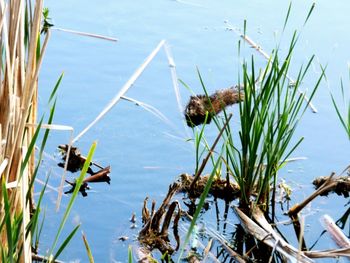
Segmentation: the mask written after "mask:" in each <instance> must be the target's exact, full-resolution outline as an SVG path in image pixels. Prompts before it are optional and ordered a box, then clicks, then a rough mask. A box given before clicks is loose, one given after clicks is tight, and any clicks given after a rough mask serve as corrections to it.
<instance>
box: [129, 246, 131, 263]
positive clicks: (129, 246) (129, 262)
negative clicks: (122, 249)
mask: <svg viewBox="0 0 350 263" xmlns="http://www.w3.org/2000/svg"><path fill="white" fill-rule="evenodd" d="M128 262H129V263H132V248H131V246H129V247H128Z"/></svg>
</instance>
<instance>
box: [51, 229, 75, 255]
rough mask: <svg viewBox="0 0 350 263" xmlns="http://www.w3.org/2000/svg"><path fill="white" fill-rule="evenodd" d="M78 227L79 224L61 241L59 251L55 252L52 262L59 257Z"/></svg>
mask: <svg viewBox="0 0 350 263" xmlns="http://www.w3.org/2000/svg"><path fill="white" fill-rule="evenodd" d="M79 227H80V224H79V225H77V226H76V227H75V228H74V229H73V231H72V232H71V233H70V234H69V235H68V237H67V238H66V239H65V240H64V241H63V243H62V245H61V246H60V247H59V249H58V250H57V252H56V254H55V256H54V257H53V260H52V261H53V262H54V261H55V260H56V259H57V258H58V257H59V255H61V253H62V252H63V250H64V249H65V248H66V246H67V245H68V243H69V241H71V239H72V238H73V236H74V235H75V233H76V232H77V231H78V229H79Z"/></svg>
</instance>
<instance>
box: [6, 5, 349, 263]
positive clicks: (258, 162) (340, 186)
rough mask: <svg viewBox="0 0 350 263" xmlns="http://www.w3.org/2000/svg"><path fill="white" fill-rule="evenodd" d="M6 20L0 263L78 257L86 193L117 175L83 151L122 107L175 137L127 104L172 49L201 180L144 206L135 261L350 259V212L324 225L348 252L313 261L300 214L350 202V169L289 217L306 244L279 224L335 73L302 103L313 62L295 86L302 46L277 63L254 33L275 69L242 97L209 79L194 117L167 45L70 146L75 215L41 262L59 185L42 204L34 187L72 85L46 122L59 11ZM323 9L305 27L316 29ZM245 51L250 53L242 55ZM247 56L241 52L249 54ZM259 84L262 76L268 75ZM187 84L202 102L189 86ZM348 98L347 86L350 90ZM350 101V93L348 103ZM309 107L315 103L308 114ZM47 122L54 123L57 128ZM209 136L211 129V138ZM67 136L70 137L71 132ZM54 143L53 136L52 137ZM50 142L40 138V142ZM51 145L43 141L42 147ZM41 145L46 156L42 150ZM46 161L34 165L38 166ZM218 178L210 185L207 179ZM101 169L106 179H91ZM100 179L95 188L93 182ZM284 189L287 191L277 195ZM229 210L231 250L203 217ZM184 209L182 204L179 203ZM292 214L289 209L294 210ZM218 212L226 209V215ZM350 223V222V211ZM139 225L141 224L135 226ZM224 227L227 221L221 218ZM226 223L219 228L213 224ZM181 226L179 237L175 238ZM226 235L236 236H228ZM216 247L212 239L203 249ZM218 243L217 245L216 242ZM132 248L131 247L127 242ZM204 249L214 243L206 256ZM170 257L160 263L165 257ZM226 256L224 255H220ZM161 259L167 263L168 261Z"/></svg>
mask: <svg viewBox="0 0 350 263" xmlns="http://www.w3.org/2000/svg"><path fill="white" fill-rule="evenodd" d="M0 7H1V11H2V16H1V18H0V29H1V30H2V32H3V33H2V36H1V37H0V41H1V48H2V60H1V63H2V65H1V67H0V78H1V86H0V101H1V104H0V139H1V144H0V174H1V188H0V197H1V198H0V212H1V213H0V240H1V243H0V245H1V246H0V261H1V262H4V263H5V262H11V263H12V262H50V263H51V262H61V261H59V260H58V258H59V257H60V255H61V254H62V252H63V251H64V250H66V249H68V251H69V243H70V241H71V240H72V238H73V237H74V236H75V235H76V234H77V231H78V230H79V228H80V225H79V224H78V225H77V226H76V227H74V228H73V229H72V230H71V231H70V232H69V234H68V235H67V236H66V237H65V238H63V241H62V237H61V234H62V230H63V228H64V227H65V223H66V222H67V219H68V217H69V214H70V212H71V210H72V207H73V204H74V202H75V200H76V198H77V197H78V195H79V193H80V194H82V196H84V197H85V196H87V193H88V190H89V185H88V184H90V183H97V182H104V183H107V184H110V182H111V178H110V176H109V174H110V172H111V167H110V166H107V167H103V166H101V165H99V164H97V163H96V162H94V161H93V154H94V151H95V149H96V146H97V144H96V142H94V143H92V146H91V148H90V151H89V153H88V154H87V156H83V155H82V154H81V153H80V151H79V149H78V148H77V147H75V146H73V144H74V143H75V142H77V141H78V140H79V139H80V138H81V137H82V136H83V135H84V134H85V133H86V132H88V131H89V129H90V128H91V127H93V126H94V125H95V124H96V123H97V122H98V121H99V120H100V119H102V118H103V117H104V116H105V115H106V114H107V113H108V112H109V111H110V109H112V108H113V107H114V105H116V104H117V103H118V102H119V101H120V100H121V99H124V100H127V101H129V102H132V103H135V104H136V105H137V106H141V107H142V108H143V109H145V110H147V111H149V112H150V113H151V114H153V115H154V116H156V117H157V118H159V119H160V120H162V121H164V123H167V124H169V125H170V126H172V125H173V124H172V123H171V122H170V121H169V120H168V119H167V118H166V116H165V115H163V114H162V113H161V112H160V111H159V110H158V109H156V108H155V107H153V106H151V105H148V104H146V103H143V102H140V101H137V100H134V99H132V98H129V97H126V96H125V94H126V92H127V91H128V90H129V89H130V88H131V87H132V86H133V84H134V83H135V81H136V80H137V79H138V78H139V77H140V75H141V74H142V72H143V71H144V70H145V69H146V67H147V66H148V65H149V64H150V62H151V61H152V60H153V58H154V57H155V56H156V55H157V53H158V52H159V51H160V50H161V49H164V51H165V53H166V56H167V60H168V63H169V68H170V72H171V77H172V82H173V88H174V91H175V95H176V100H177V103H178V108H179V110H180V112H181V114H184V115H183V119H184V124H187V125H188V126H189V127H191V128H192V131H193V139H192V142H194V146H195V147H194V148H195V154H194V156H195V160H194V165H193V171H192V172H184V173H183V174H181V175H180V176H179V178H178V179H177V180H176V181H175V182H174V183H173V184H171V185H170V186H169V189H168V193H167V195H166V197H165V198H164V200H163V202H162V203H161V204H160V205H159V207H158V209H156V202H155V201H153V202H152V204H151V207H150V209H149V207H148V200H149V198H148V197H146V198H145V199H144V204H143V208H142V228H141V230H140V231H139V232H138V237H137V241H136V242H135V243H137V244H136V245H135V246H133V248H134V249H133V250H132V248H131V246H129V250H128V260H129V262H133V259H134V258H136V260H137V261H138V262H158V261H157V260H161V261H162V262H174V259H175V258H176V259H177V262H181V261H183V260H186V261H188V262H206V261H207V260H208V261H209V260H210V261H211V262H232V261H234V262H252V261H258V262H287V261H292V262H308V263H309V262H314V259H315V258H338V257H347V258H349V257H350V241H349V238H348V237H347V236H346V235H345V234H344V233H343V231H342V230H341V228H340V227H339V226H342V227H344V225H345V224H346V222H347V221H348V218H349V215H350V212H346V213H345V214H344V215H343V217H342V218H341V220H339V221H338V222H337V224H336V223H335V222H333V219H332V218H330V217H329V216H326V215H325V216H324V217H323V219H322V220H323V223H324V225H325V229H326V230H327V232H328V233H329V234H330V236H331V237H332V238H333V239H334V240H335V242H336V244H337V246H338V248H335V249H332V250H324V251H314V250H313V249H312V247H311V248H310V247H309V246H308V245H307V242H306V240H305V238H304V222H303V217H302V216H300V212H301V211H302V210H303V209H304V208H305V207H306V206H307V205H308V204H309V203H310V202H311V201H312V200H314V199H315V198H316V197H318V196H321V195H327V194H331V193H336V194H338V195H343V196H344V197H345V198H348V197H349V192H350V181H349V173H350V172H349V167H347V168H346V169H345V170H344V172H343V173H342V174H340V175H335V174H334V173H333V174H331V175H330V176H328V177H320V178H316V179H315V180H314V182H313V184H314V185H315V187H316V190H315V192H313V193H312V194H311V195H310V196H309V197H307V198H306V199H305V200H304V201H303V202H301V203H300V204H296V205H294V206H292V207H291V208H289V209H288V211H287V215H288V216H289V217H290V223H291V227H293V229H294V232H295V238H296V239H297V240H298V246H297V247H295V246H293V245H292V244H290V243H289V242H288V238H286V237H285V236H283V233H282V232H281V231H280V230H279V229H278V223H279V222H275V221H276V213H277V212H276V202H277V201H276V200H277V195H278V194H279V193H278V192H277V191H280V195H281V196H282V198H281V199H283V200H291V198H292V196H291V191H290V189H289V186H288V185H286V184H283V182H280V181H279V180H278V171H279V170H280V169H281V168H282V167H284V165H286V164H287V163H288V162H290V161H292V160H293V159H291V158H290V156H291V154H292V153H293V152H294V150H295V149H296V148H298V147H299V146H300V144H301V142H302V140H303V138H296V139H295V135H294V132H295V130H296V129H297V126H298V125H299V121H300V119H301V118H302V116H303V114H304V112H305V111H306V110H307V108H310V109H311V110H312V111H313V112H317V109H316V108H315V106H314V105H313V104H312V99H313V97H314V95H315V93H316V91H317V89H318V87H319V86H320V83H321V82H322V80H323V79H324V78H325V70H324V69H323V68H322V67H321V74H320V76H319V77H318V78H317V79H316V80H315V83H314V86H313V88H312V89H310V91H309V94H308V95H309V96H308V97H307V96H306V94H305V93H304V92H302V91H301V89H300V87H301V85H302V82H303V79H304V78H305V76H306V75H307V74H308V71H309V69H310V66H311V64H312V61H313V59H314V56H311V58H310V59H309V60H308V61H307V63H306V66H304V67H300V70H299V71H298V74H297V77H296V79H292V78H291V77H290V76H289V68H290V65H291V63H293V62H292V57H293V52H295V51H294V48H295V46H296V45H297V42H298V39H299V34H298V32H296V31H295V32H294V33H293V35H292V36H291V40H290V43H289V48H288V52H287V54H286V55H284V56H281V55H280V54H279V47H278V46H277V47H276V49H275V50H274V51H272V53H271V55H268V54H267V53H266V52H265V51H263V50H262V48H261V47H260V46H259V45H257V44H256V43H255V42H254V41H253V40H252V39H251V38H249V37H248V36H247V35H246V22H245V23H244V31H243V33H241V32H238V31H237V30H236V29H233V27H231V26H229V30H234V31H235V32H236V33H238V34H239V36H240V38H241V39H242V40H243V41H244V43H247V44H248V45H249V46H251V47H253V48H255V49H256V50H257V52H258V53H259V54H260V55H262V56H263V57H264V58H265V59H266V60H267V63H266V67H265V68H264V69H257V68H256V66H255V57H254V56H252V57H251V59H250V60H248V61H246V59H243V63H242V65H241V75H240V83H239V84H238V85H236V86H233V87H230V88H227V89H222V90H219V91H216V92H214V93H212V94H211V95H209V93H208V90H207V88H206V86H205V83H204V81H203V79H202V76H201V74H200V72H199V70H198V77H199V81H200V83H201V85H202V88H203V92H204V94H202V95H193V96H191V97H190V99H189V102H188V104H187V106H186V107H185V109H183V108H182V102H181V97H180V92H179V85H178V82H179V79H178V77H177V73H176V65H175V62H174V59H173V57H172V55H171V52H170V48H169V46H168V44H167V43H166V41H165V40H162V41H161V42H160V43H159V44H158V46H157V47H156V48H155V49H154V50H153V51H152V52H151V53H150V55H149V56H148V57H147V58H146V60H145V61H144V62H143V63H142V64H141V65H140V67H139V68H138V69H137V70H136V71H135V73H134V74H133V75H132V76H131V77H130V79H129V80H128V81H127V82H126V83H125V85H124V86H123V87H122V88H121V90H120V91H119V92H118V93H117V94H116V96H115V97H114V98H113V99H112V100H111V102H110V103H109V104H108V105H107V106H106V107H105V108H104V109H103V111H102V112H101V113H100V114H99V115H98V116H97V117H96V118H95V119H94V120H93V121H92V122H91V123H90V124H88V125H87V127H86V128H85V129H83V130H82V131H81V132H80V133H79V134H78V135H77V136H76V137H75V138H73V137H72V136H71V140H70V143H69V144H62V145H59V146H58V148H59V149H60V150H61V153H62V163H58V166H60V167H62V168H63V169H64V172H63V176H62V180H61V182H62V183H61V186H60V190H59V196H58V203H57V204H58V207H59V202H60V199H61V195H62V192H63V191H62V190H63V184H64V182H66V183H67V184H68V185H70V186H71V188H70V189H69V190H68V191H66V192H64V194H71V195H70V199H69V201H68V205H67V207H66V210H65V211H64V213H63V217H62V219H61V221H60V224H59V226H58V228H57V229H55V230H54V241H53V244H52V245H51V246H50V248H49V249H48V251H46V252H45V255H41V254H40V253H39V252H40V235H41V232H42V229H43V225H44V221H45V217H44V216H43V215H42V214H41V212H42V211H41V202H42V200H43V198H44V195H45V189H46V187H47V183H48V179H49V178H47V180H46V182H45V184H44V186H43V189H42V190H41V192H40V196H39V197H38V198H37V199H36V200H34V197H33V186H34V182H35V179H36V175H37V173H38V170H39V167H40V163H41V161H42V158H43V153H44V148H45V145H46V142H47V139H48V135H49V131H50V129H55V127H56V128H57V127H58V126H57V125H56V126H55V125H54V124H53V118H54V113H55V106H56V92H57V89H58V87H59V85H60V83H61V80H62V78H63V74H62V75H61V76H60V77H59V79H58V80H57V83H56V85H55V87H54V88H53V90H52V93H51V95H50V97H49V99H48V105H49V106H50V111H49V113H45V114H44V116H42V117H40V118H38V116H37V96H38V76H39V72H40V66H41V64H42V61H43V57H44V53H45V49H46V46H47V43H48V41H49V38H50V30H51V29H54V28H55V27H54V25H53V24H51V21H50V17H49V10H48V9H46V8H44V7H43V1H42V0H33V1H27V2H23V1H10V2H5V1H3V0H0ZM313 9H314V5H312V6H311V8H310V10H309V13H308V14H307V16H306V19H305V24H306V22H307V20H308V19H309V17H310V15H311V13H312V11H313ZM290 13H291V5H290V6H289V8H288V11H287V15H286V19H285V21H284V25H283V29H285V28H286V25H287V23H288V20H289V16H290ZM56 30H60V31H64V32H68V33H73V34H78V35H83V36H88V37H96V38H100V39H103V40H108V41H114V42H116V41H117V39H116V38H111V37H104V36H101V35H94V34H90V33H86V32H78V31H72V30H68V29H62V28H56ZM240 48H241V42H239V49H240ZM238 53H239V54H240V50H239V52H238ZM258 72H259V73H258ZM182 84H183V85H184V86H185V87H186V88H187V89H189V90H191V89H190V88H189V87H188V86H187V85H186V84H185V83H184V82H182ZM341 87H342V90H343V89H344V88H343V83H341ZM343 94H344V92H343ZM331 97H332V101H333V104H334V107H335V110H336V113H337V115H338V117H339V119H340V122H341V125H342V126H343V127H344V128H345V130H346V132H347V133H348V135H349V138H350V132H349V131H350V105H348V107H349V109H348V113H349V114H347V115H343V114H342V113H341V111H340V109H339V107H338V104H337V103H336V101H335V99H334V97H333V96H331ZM305 102H306V103H305ZM230 106H232V107H237V108H238V112H239V115H238V116H237V118H238V119H239V125H238V127H234V129H233V124H232V122H231V118H232V116H233V115H232V114H231V113H229V107H230ZM46 115H48V116H46ZM209 123H211V125H213V126H215V127H216V128H217V132H218V135H217V136H216V138H215V140H214V142H213V143H212V144H211V145H209V144H208V142H207V140H206V138H205V131H206V128H207V127H208V125H209ZM200 125H202V126H200ZM60 128H61V129H63V126H60ZM64 129H67V130H69V131H71V132H72V134H73V128H72V127H64ZM41 133H43V134H41ZM39 135H41V137H40V136H39ZM39 138H41V140H39ZM37 145H39V147H38V148H37V150H36V147H37ZM34 157H35V158H36V160H35V158H34ZM207 166H210V171H211V172H210V173H209V174H203V171H204V169H205V168H206V167H207ZM92 167H95V168H94V169H96V168H97V169H98V170H96V171H95V172H94V171H93V170H92ZM67 170H68V171H70V172H72V173H73V172H79V173H80V175H79V176H78V177H77V178H76V179H75V181H73V182H71V181H68V180H66V179H65V173H66V171H67ZM87 174H89V176H86V175H87ZM278 189H280V190H278ZM209 196H210V198H213V199H214V202H213V203H215V204H216V205H217V203H216V202H217V200H222V201H223V202H224V203H225V212H224V220H223V222H224V224H225V225H226V224H229V223H230V222H228V220H227V218H228V217H227V216H228V214H229V213H230V208H232V211H233V213H234V215H235V218H236V219H237V220H238V221H239V224H237V225H236V231H235V233H234V235H233V236H232V240H231V239H230V240H228V239H227V238H226V237H225V236H224V235H223V234H222V233H220V231H218V230H216V229H211V228H207V229H205V228H203V229H202V230H199V226H200V224H201V222H200V217H201V215H203V214H205V213H206V211H208V210H209V209H213V208H212V207H211V205H210V204H209V202H208V197H209ZM179 199H181V200H180V201H179ZM283 200H282V201H281V202H284V201H283ZM216 209H218V208H217V207H216ZM348 211H349V210H348ZM135 217H136V216H135V214H134V215H133V218H132V220H131V221H132V222H133V224H134V223H135V222H136V218H135ZM216 220H217V223H218V225H219V221H222V219H219V215H218V214H217V218H216ZM213 221H215V219H213ZM170 226H172V231H169V229H170ZM224 230H225V228H224ZM201 237H206V238H207V239H201ZM208 237H209V238H208ZM127 239H128V238H127V237H123V238H122V239H121V240H122V241H121V242H123V241H125V240H127ZM82 240H83V243H84V245H85V248H86V252H87V256H88V259H89V262H90V263H91V262H94V258H93V248H90V247H89V243H88V241H87V239H86V236H85V235H84V234H82ZM200 240H201V241H203V240H208V242H207V244H201V243H200ZM157 250H158V251H160V253H161V255H160V257H159V258H155V257H154V256H153V255H154V251H157ZM214 250H216V255H215V254H214V253H215V252H214ZM158 255H159V254H158Z"/></svg>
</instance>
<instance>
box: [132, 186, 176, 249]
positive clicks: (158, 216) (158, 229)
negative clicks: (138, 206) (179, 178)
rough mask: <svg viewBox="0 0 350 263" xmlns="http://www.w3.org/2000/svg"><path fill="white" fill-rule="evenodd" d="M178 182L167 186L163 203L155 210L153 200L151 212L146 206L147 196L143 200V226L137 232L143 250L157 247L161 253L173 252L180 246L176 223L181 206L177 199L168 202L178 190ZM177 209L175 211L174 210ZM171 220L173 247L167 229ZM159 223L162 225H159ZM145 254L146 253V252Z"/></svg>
mask: <svg viewBox="0 0 350 263" xmlns="http://www.w3.org/2000/svg"><path fill="white" fill-rule="evenodd" d="M178 189H179V184H177V183H174V184H172V185H170V186H169V191H168V194H167V196H166V197H165V199H164V200H163V203H162V204H161V206H160V207H159V209H158V210H157V211H155V202H153V203H152V208H151V212H150V211H149V210H148V208H147V201H148V198H146V199H145V201H144V206H143V209H142V222H143V228H142V230H141V231H140V233H139V237H138V240H139V242H140V244H141V246H142V247H143V250H145V249H146V250H148V251H152V250H153V249H158V250H159V251H160V252H161V253H162V254H164V253H167V254H169V255H171V254H173V253H174V251H176V250H178V248H179V246H180V237H179V234H178V223H179V220H180V216H181V208H180V204H179V202H178V201H173V202H171V203H170V201H171V199H172V197H173V196H174V194H175V193H176V192H177V191H178ZM176 209H177V213H176V212H175V211H176ZM173 215H175V217H174V220H173V234H174V238H175V240H176V247H175V248H173V247H172V246H171V244H170V242H169V237H168V229H169V226H170V223H171V220H172V218H173ZM161 223H163V225H162V226H161ZM146 254H147V253H146Z"/></svg>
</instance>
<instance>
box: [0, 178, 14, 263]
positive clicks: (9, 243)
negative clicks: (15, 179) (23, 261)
mask: <svg viewBox="0 0 350 263" xmlns="http://www.w3.org/2000/svg"><path fill="white" fill-rule="evenodd" d="M2 197H3V200H4V203H3V205H4V211H5V217H4V220H5V222H6V223H5V224H6V236H7V246H8V252H7V258H8V262H10V263H13V262H14V253H13V252H14V247H13V240H12V236H13V233H12V222H11V208H10V203H9V198H8V195H7V189H6V183H5V178H4V177H2Z"/></svg>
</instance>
